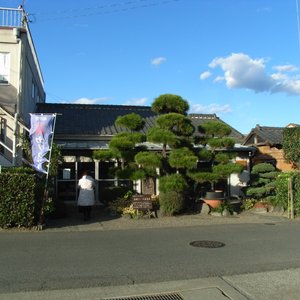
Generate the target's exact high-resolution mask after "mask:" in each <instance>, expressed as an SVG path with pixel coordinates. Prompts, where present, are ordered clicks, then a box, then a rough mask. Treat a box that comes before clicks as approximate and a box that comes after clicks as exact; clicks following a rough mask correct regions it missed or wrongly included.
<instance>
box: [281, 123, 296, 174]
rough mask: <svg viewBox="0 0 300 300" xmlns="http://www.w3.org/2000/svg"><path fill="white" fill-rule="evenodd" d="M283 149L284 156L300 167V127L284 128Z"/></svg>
mask: <svg viewBox="0 0 300 300" xmlns="http://www.w3.org/2000/svg"><path fill="white" fill-rule="evenodd" d="M282 149H283V152H284V158H285V159H286V160H287V161H288V162H290V163H294V164H295V165H296V166H297V168H298V169H299V168H300V127H293V128H284V130H283V141H282Z"/></svg>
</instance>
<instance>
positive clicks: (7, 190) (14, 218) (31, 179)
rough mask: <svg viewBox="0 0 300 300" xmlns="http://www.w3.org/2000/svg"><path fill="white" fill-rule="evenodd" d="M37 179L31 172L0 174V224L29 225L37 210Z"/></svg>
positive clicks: (7, 225) (6, 225)
mask: <svg viewBox="0 0 300 300" xmlns="http://www.w3.org/2000/svg"><path fill="white" fill-rule="evenodd" d="M37 186H38V184H37V179H36V177H35V175H33V174H21V173H15V174H14V173H8V172H7V173H2V174H0V226H1V227H13V226H18V227H21V226H24V227H30V226H32V225H34V224H35V221H36V216H37V214H38V211H37V205H36V203H37V201H36V191H37Z"/></svg>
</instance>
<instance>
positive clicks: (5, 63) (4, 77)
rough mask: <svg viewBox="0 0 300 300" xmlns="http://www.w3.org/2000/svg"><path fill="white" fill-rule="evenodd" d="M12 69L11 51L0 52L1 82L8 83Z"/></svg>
mask: <svg viewBox="0 0 300 300" xmlns="http://www.w3.org/2000/svg"><path fill="white" fill-rule="evenodd" d="M9 69H10V53H7V52H0V84H8V82H9Z"/></svg>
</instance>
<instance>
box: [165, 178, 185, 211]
mask: <svg viewBox="0 0 300 300" xmlns="http://www.w3.org/2000/svg"><path fill="white" fill-rule="evenodd" d="M186 188H187V183H186V181H185V180H184V178H183V176H182V175H180V174H172V175H167V176H164V177H161V178H160V181H159V190H160V195H159V204H160V208H161V210H162V212H163V214H165V215H169V216H170V215H174V214H175V213H178V212H180V211H181V210H182V209H183V207H184V200H185V199H184V193H183V192H184V190H185V189H186Z"/></svg>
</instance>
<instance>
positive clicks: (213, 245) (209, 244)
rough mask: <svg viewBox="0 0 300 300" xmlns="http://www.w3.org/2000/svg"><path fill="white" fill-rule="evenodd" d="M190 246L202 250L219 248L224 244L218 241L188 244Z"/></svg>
mask: <svg viewBox="0 0 300 300" xmlns="http://www.w3.org/2000/svg"><path fill="white" fill-rule="evenodd" d="M190 245H191V246H193V247H202V248H221V247H224V246H225V243H222V242H218V241H194V242H190Z"/></svg>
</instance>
